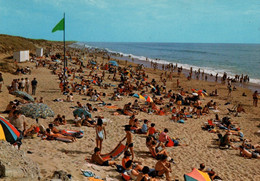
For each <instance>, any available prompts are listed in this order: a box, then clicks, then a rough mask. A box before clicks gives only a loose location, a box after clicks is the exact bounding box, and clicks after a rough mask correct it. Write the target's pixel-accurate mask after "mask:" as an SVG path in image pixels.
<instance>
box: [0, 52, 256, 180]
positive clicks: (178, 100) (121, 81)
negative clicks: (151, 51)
mask: <svg viewBox="0 0 260 181" xmlns="http://www.w3.org/2000/svg"><path fill="white" fill-rule="evenodd" d="M69 57H70V63H71V64H74V66H73V67H72V68H70V67H69V66H68V67H66V69H65V71H63V70H62V68H61V65H60V64H58V63H55V64H50V66H49V67H48V68H49V69H51V70H52V73H53V74H55V75H57V77H58V78H59V81H60V83H59V88H60V91H61V94H62V95H64V96H65V98H64V99H59V100H56V101H67V102H74V97H75V96H77V95H84V97H85V99H86V100H88V101H87V102H88V103H87V104H86V105H83V104H82V103H80V102H76V106H75V107H76V108H80V109H83V110H84V111H86V112H88V113H91V112H95V111H97V110H98V109H99V108H98V107H95V106H93V105H92V104H91V102H96V103H99V105H100V106H106V105H107V103H106V102H105V101H104V100H107V97H109V100H111V101H114V102H116V101H120V100H122V99H124V97H132V98H133V102H129V103H127V104H125V105H124V107H122V108H118V109H116V111H115V112H114V115H117V114H121V115H125V116H129V117H130V118H129V122H128V124H126V125H125V126H124V131H125V136H124V137H123V138H122V140H121V141H120V143H123V142H124V141H125V144H124V145H125V149H124V157H123V159H122V164H120V163H118V162H117V161H114V160H112V158H109V159H106V160H104V159H103V157H102V154H101V152H102V150H103V149H102V143H103V141H104V139H111V138H107V132H106V124H105V123H104V118H103V117H101V116H98V117H97V118H96V119H93V118H91V116H89V115H88V114H84V113H81V114H80V115H78V114H74V120H73V123H74V125H75V126H77V127H81V126H88V127H93V128H94V129H95V137H96V147H95V148H94V153H93V155H92V156H91V159H90V161H91V162H94V163H96V164H98V165H101V166H114V165H116V166H117V167H118V166H119V165H120V166H121V167H122V169H121V171H120V173H121V174H122V177H123V178H124V179H126V180H130V179H132V180H138V181H145V180H158V177H159V178H160V177H161V176H163V175H165V177H166V180H168V181H170V180H172V179H173V178H172V177H171V173H172V165H173V164H175V160H174V159H173V158H172V157H171V155H172V154H171V153H169V151H168V147H175V146H181V147H184V146H188V145H187V144H185V143H183V141H182V140H180V139H178V138H175V137H170V136H169V135H168V132H169V130H168V129H167V128H165V129H164V130H158V129H157V128H156V125H155V123H154V122H152V121H150V120H148V119H142V120H139V119H138V118H136V117H137V115H138V114H139V113H140V112H142V113H147V114H154V115H159V116H168V117H169V121H173V122H176V123H185V122H187V121H188V120H189V119H191V118H195V119H199V118H201V116H206V115H209V114H210V113H212V112H217V111H218V102H217V101H215V100H214V99H213V98H214V96H218V92H217V89H215V90H214V91H212V93H209V94H208V93H207V91H206V90H201V91H200V90H192V92H187V91H184V89H183V88H182V86H181V83H180V81H179V79H177V84H176V87H177V90H178V91H176V90H174V89H169V88H168V87H167V82H171V81H172V79H173V73H172V72H173V71H176V72H178V75H180V74H181V73H182V67H178V66H177V65H176V66H173V65H168V66H163V67H162V69H163V70H170V72H167V71H165V73H162V74H161V75H160V78H159V79H158V80H155V79H152V80H151V81H148V78H149V76H148V74H147V73H146V71H145V69H143V68H139V69H138V70H134V68H133V67H131V66H125V67H121V66H115V65H111V64H109V63H104V62H103V63H99V62H97V61H96V60H95V58H92V59H89V60H88V61H87V63H85V64H84V63H83V61H81V60H80V58H76V59H72V58H71V57H72V55H69ZM54 59H55V58H53V60H54ZM46 64H48V61H44V64H42V65H44V66H46ZM36 66H37V68H38V67H39V63H37V64H36ZM152 66H153V67H154V68H155V69H156V68H157V66H158V65H157V64H155V63H153V64H152ZM87 71H89V74H87V75H86V72H87ZM108 72H110V74H109V75H108V76H107V73H108ZM192 74H193V71H192V69H191V70H190V74H189V76H188V79H191V78H192ZM195 74H196V76H197V77H198V76H199V75H200V74H201V72H200V70H198V71H196V72H195ZM84 75H85V76H84ZM202 76H204V72H203V73H202ZM217 77H218V76H216V80H217ZM205 79H206V77H205ZM222 79H223V81H224V80H227V81H228V85H231V83H230V82H229V81H230V80H229V78H228V77H227V76H226V74H225V75H224V76H223V77H222ZM241 79H243V80H244V79H245V81H248V80H249V77H248V76H241V77H239V76H236V78H235V80H236V81H237V80H241ZM106 80H109V81H112V82H113V84H115V85H113V84H111V83H110V84H108V83H106ZM231 82H232V80H231ZM2 83H3V78H2V75H1V74H0V91H1V86H2ZM37 85H38V82H37V80H36V78H34V79H33V80H32V81H31V82H30V81H29V79H28V78H21V79H14V80H13V81H12V82H11V85H10V86H8V90H9V92H10V93H13V92H15V91H25V92H27V93H31V95H35V94H36V88H37ZM30 86H31V89H32V91H31V92H30V91H29V89H30ZM106 89H113V90H114V91H113V93H112V94H111V95H109V94H107V92H106ZM258 94H259V93H258V92H257V91H255V92H254V94H253V105H254V106H255V107H257V100H258ZM204 96H212V100H210V101H209V102H207V103H206V104H205V105H203V102H202V101H201V98H202V97H204ZM140 98H143V99H145V100H146V101H145V104H139V99H140ZM36 101H37V100H36ZM39 102H40V103H43V98H40V100H39ZM19 104H20V102H19V101H17V100H15V101H12V102H10V104H9V105H8V106H7V108H6V110H5V113H8V114H9V120H10V123H11V124H13V125H14V126H15V127H16V128H17V129H18V130H19V131H20V132H21V133H22V135H23V136H28V135H30V134H35V133H37V134H41V135H42V138H45V139H57V138H59V139H60V140H69V141H71V142H74V141H76V140H77V137H78V136H79V134H81V133H69V132H67V131H66V130H60V129H58V126H60V125H66V124H68V123H67V120H66V117H65V115H60V114H58V115H57V116H56V117H55V118H54V120H53V122H52V123H51V124H49V125H48V128H47V129H43V128H42V127H39V126H37V125H32V126H31V127H28V124H27V122H26V118H25V116H23V115H21V112H20V111H19V110H18V109H17V107H19ZM234 111H235V112H236V113H237V114H236V115H238V114H242V113H245V112H246V111H245V109H244V108H243V106H242V105H241V104H239V105H238V106H237V108H236V109H235V110H234ZM229 112H232V110H231V111H229ZM140 122H143V124H142V125H140ZM118 129H120V128H118ZM203 129H204V130H207V131H209V132H210V133H216V134H217V135H218V141H219V147H225V146H228V147H232V148H234V149H237V150H239V151H240V153H241V155H242V156H243V157H248V158H260V155H259V148H260V146H259V145H257V144H252V143H250V141H249V140H248V139H244V135H243V133H242V132H241V130H240V128H239V127H237V126H236V125H235V124H234V123H233V122H231V120H230V118H229V117H223V118H222V119H220V118H219V116H218V114H216V116H215V118H214V119H211V120H209V121H208V123H207V124H205V126H203ZM222 132H225V133H224V135H223V136H222V134H221V133H222ZM139 135H145V136H146V143H145V144H146V147H147V150H148V151H149V156H150V157H151V158H154V159H156V160H157V161H156V164H155V165H152V166H151V165H149V167H148V166H143V165H142V164H140V163H138V161H136V160H137V158H136V155H135V150H134V148H135V147H134V145H135V143H134V139H133V137H134V136H139ZM231 135H235V136H237V137H236V138H232V139H231V138H230V136H231ZM57 140H58V139H57ZM232 142H236V143H241V142H242V144H241V145H239V146H235V145H233V144H232ZM199 170H201V171H203V172H205V173H208V174H209V176H210V178H211V179H212V180H214V179H220V177H219V176H218V175H217V174H216V173H215V172H214V171H213V170H212V169H211V170H205V165H204V164H200V168H199ZM127 176H129V178H128V177H127Z"/></svg>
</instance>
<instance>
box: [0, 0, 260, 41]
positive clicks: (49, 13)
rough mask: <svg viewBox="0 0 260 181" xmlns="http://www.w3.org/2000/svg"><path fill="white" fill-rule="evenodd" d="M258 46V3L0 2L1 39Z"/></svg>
mask: <svg viewBox="0 0 260 181" xmlns="http://www.w3.org/2000/svg"><path fill="white" fill-rule="evenodd" d="M64 12H65V14H66V17H65V23H66V25H65V26H66V31H65V32H66V40H75V41H87V42H183V43H260V1H259V0H0V34H9V35H16V36H23V37H27V38H35V39H48V40H62V37H63V33H62V31H57V32H55V33H51V30H52V28H53V27H54V26H55V25H56V24H57V23H58V22H59V21H60V20H61V19H62V18H63V13H64Z"/></svg>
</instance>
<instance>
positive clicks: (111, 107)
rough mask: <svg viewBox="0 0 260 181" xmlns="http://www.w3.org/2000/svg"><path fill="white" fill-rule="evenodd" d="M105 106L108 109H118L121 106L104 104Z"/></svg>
mask: <svg viewBox="0 0 260 181" xmlns="http://www.w3.org/2000/svg"><path fill="white" fill-rule="evenodd" d="M104 107H105V108H108V109H118V108H119V107H118V106H104Z"/></svg>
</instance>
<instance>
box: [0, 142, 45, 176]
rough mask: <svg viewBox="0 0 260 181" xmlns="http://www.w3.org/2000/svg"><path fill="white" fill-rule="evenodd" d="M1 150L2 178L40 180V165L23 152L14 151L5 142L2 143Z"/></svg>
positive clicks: (0, 174)
mask: <svg viewBox="0 0 260 181" xmlns="http://www.w3.org/2000/svg"><path fill="white" fill-rule="evenodd" d="M0 148H1V151H0V177H5V180H38V178H39V177H40V172H39V167H38V165H37V164H36V163H35V162H33V161H32V160H31V159H29V158H27V157H26V155H25V154H24V152H23V151H20V150H17V149H14V146H12V145H10V144H9V143H8V142H5V141H0Z"/></svg>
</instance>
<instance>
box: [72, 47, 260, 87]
mask: <svg viewBox="0 0 260 181" xmlns="http://www.w3.org/2000/svg"><path fill="white" fill-rule="evenodd" d="M75 44H76V45H79V46H84V47H86V48H90V49H102V50H106V51H107V52H109V53H116V54H119V55H121V56H124V57H131V58H134V59H137V60H140V61H146V60H147V59H148V61H149V62H156V63H158V64H170V63H171V64H173V65H175V64H176V63H177V64H178V67H183V69H186V70H190V68H191V67H192V69H193V71H195V70H198V69H200V71H201V72H202V71H204V73H206V74H209V75H210V74H212V75H216V74H217V73H218V75H219V76H222V75H223V74H224V72H226V73H227V75H228V77H230V78H234V77H235V75H236V74H235V73H233V72H232V71H231V70H228V69H216V68H213V67H203V66H202V67H198V66H194V65H189V64H182V63H178V60H176V61H169V60H162V59H152V58H149V57H145V56H137V55H133V54H127V53H123V52H116V51H113V50H110V49H108V48H99V47H95V46H90V45H87V44H86V43H83V42H77V43H75ZM250 82H251V83H255V84H260V79H254V78H250Z"/></svg>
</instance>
